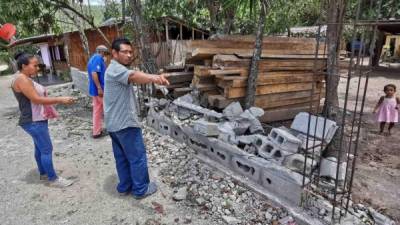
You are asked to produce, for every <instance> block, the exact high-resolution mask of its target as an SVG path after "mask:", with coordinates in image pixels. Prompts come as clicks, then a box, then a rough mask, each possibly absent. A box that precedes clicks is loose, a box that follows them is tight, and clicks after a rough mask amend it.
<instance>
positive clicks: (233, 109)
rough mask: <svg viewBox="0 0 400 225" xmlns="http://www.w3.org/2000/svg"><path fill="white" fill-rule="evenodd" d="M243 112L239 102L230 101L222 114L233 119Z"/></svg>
mask: <svg viewBox="0 0 400 225" xmlns="http://www.w3.org/2000/svg"><path fill="white" fill-rule="evenodd" d="M242 113H243V108H242V106H241V105H240V103H239V102H232V103H231V104H229V105H228V106H227V107H226V108H225V109H224V110H223V111H222V114H223V115H224V116H225V117H226V118H227V119H228V120H231V121H232V120H234V119H235V118H236V117H238V116H240V114H242Z"/></svg>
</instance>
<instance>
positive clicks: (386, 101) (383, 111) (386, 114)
mask: <svg viewBox="0 0 400 225" xmlns="http://www.w3.org/2000/svg"><path fill="white" fill-rule="evenodd" d="M383 91H384V92H385V94H386V95H385V96H382V97H381V98H380V99H379V102H378V104H376V106H375V109H374V113H376V117H377V120H378V122H379V123H380V133H381V134H382V133H383V130H384V128H385V124H386V123H388V124H389V127H388V131H389V135H390V134H391V130H392V128H393V127H394V123H397V122H398V120H399V111H398V110H399V108H398V105H399V104H400V99H399V98H398V97H396V96H395V93H396V85H394V84H387V85H385V87H384V88H383Z"/></svg>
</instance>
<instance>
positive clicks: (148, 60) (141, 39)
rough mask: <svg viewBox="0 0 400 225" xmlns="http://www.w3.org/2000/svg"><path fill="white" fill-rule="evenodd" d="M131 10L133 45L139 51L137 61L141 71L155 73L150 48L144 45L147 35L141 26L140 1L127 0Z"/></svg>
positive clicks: (155, 69) (155, 67)
mask: <svg viewBox="0 0 400 225" xmlns="http://www.w3.org/2000/svg"><path fill="white" fill-rule="evenodd" d="M129 4H130V8H131V16H132V21H133V26H134V28H135V30H134V34H135V35H134V36H135V45H136V47H137V50H138V51H139V54H138V56H139V60H140V64H141V69H142V70H144V71H145V72H148V73H157V66H156V64H155V59H154V57H153V55H152V54H151V51H150V46H149V45H147V44H146V42H145V40H146V39H147V38H148V34H147V32H146V31H145V29H144V26H143V17H142V5H141V2H140V0H129Z"/></svg>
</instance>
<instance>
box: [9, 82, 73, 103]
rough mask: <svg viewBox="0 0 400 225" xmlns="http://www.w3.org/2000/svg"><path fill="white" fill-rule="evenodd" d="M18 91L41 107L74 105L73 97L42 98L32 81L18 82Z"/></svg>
mask: <svg viewBox="0 0 400 225" xmlns="http://www.w3.org/2000/svg"><path fill="white" fill-rule="evenodd" d="M16 85H17V86H18V89H19V90H21V92H22V93H23V94H24V95H25V96H26V97H27V98H28V99H29V100H31V102H33V103H35V104H40V105H53V104H67V105H69V104H72V103H74V102H75V101H74V98H72V97H44V96H40V95H39V94H38V93H37V92H36V90H35V87H34V86H33V83H32V81H31V80H28V79H18V80H17V82H16Z"/></svg>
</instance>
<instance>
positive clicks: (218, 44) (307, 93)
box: [187, 37, 326, 122]
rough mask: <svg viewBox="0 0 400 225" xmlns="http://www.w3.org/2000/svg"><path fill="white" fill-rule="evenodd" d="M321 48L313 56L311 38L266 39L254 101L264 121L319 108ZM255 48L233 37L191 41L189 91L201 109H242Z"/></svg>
mask: <svg viewBox="0 0 400 225" xmlns="http://www.w3.org/2000/svg"><path fill="white" fill-rule="evenodd" d="M324 47H325V46H320V49H319V53H320V54H318V55H316V43H315V40H314V39H307V38H277V37H271V38H270V37H268V38H265V39H264V42H263V51H262V56H261V60H260V61H259V65H258V79H257V89H256V97H255V105H256V106H258V107H260V108H263V109H264V110H265V116H264V118H262V120H263V121H265V122H269V121H278V120H286V119H292V118H293V117H294V116H295V115H296V114H297V113H298V112H300V111H309V107H310V105H312V106H313V110H314V111H315V110H316V109H317V106H319V105H320V101H321V99H322V98H323V97H324V94H325V93H324V80H325V75H324V71H325V70H326V55H323V54H322V53H323V49H324ZM253 48H254V41H252V40H240V39H239V40H238V39H236V38H235V39H223V40H207V41H192V52H190V53H188V54H189V57H188V60H187V62H188V63H192V64H195V65H194V74H193V79H192V84H191V87H192V88H194V89H197V90H199V91H200V93H201V95H200V96H201V97H202V99H201V102H202V105H203V106H205V107H208V108H212V109H216V110H222V109H224V108H225V107H226V106H227V105H229V104H230V103H232V102H233V101H239V102H241V103H242V104H243V105H244V98H245V95H246V88H247V82H248V80H247V78H248V75H249V68H250V60H251V57H252V54H253ZM316 56H317V57H316ZM312 92H313V94H312Z"/></svg>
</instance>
